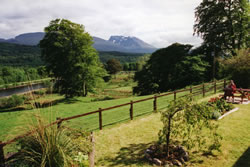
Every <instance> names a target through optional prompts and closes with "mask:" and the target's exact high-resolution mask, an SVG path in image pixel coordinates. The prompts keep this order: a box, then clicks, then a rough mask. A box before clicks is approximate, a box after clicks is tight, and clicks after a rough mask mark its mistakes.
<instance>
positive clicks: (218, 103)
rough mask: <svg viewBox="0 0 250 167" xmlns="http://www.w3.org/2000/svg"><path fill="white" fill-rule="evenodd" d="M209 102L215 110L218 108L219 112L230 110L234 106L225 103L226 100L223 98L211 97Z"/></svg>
mask: <svg viewBox="0 0 250 167" xmlns="http://www.w3.org/2000/svg"><path fill="white" fill-rule="evenodd" d="M209 103H210V104H212V105H213V106H214V108H215V110H216V109H217V110H219V111H220V112H221V113H223V112H226V111H230V110H232V109H233V108H234V106H233V105H232V104H231V103H227V102H226V100H224V99H223V98H221V99H220V98H218V97H216V98H211V99H210V100H209Z"/></svg>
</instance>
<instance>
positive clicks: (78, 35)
mask: <svg viewBox="0 0 250 167" xmlns="http://www.w3.org/2000/svg"><path fill="white" fill-rule="evenodd" d="M92 44H93V41H92V37H91V36H90V35H89V34H88V33H87V32H85V30H84V27H83V25H79V24H76V23H73V22H71V21H69V20H65V19H56V20H52V21H51V22H50V24H49V26H48V27H46V28H45V36H44V38H43V39H42V40H41V41H40V44H39V45H40V48H41V53H42V59H43V60H44V61H45V62H46V68H47V69H48V70H49V71H51V72H52V73H53V75H54V77H55V78H56V84H55V87H56V88H57V89H58V91H59V92H60V93H61V94H64V95H65V96H66V97H73V96H86V95H87V92H88V91H91V90H93V88H94V87H95V86H96V84H97V83H98V82H99V81H100V80H102V76H104V75H105V70H104V69H103V68H102V66H101V63H100V61H99V58H98V56H97V52H96V50H95V49H94V48H93V47H92Z"/></svg>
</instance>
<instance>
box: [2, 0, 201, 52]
mask: <svg viewBox="0 0 250 167" xmlns="http://www.w3.org/2000/svg"><path fill="white" fill-rule="evenodd" d="M200 2H201V0H0V38H5V39H7V38H13V37H15V36H17V35H19V34H22V33H27V32H42V31H43V29H44V27H46V26H48V25H49V22H50V21H51V20H53V19H56V18H65V19H69V20H71V21H72V22H75V23H78V24H82V25H84V27H85V30H86V31H87V32H89V33H90V35H92V36H97V37H100V38H103V39H109V37H110V36H111V35H123V36H135V37H138V38H140V39H142V40H143V41H145V42H147V43H149V44H151V45H153V46H155V47H158V48H161V47H166V46H168V45H170V44H172V43H174V42H179V43H184V44H192V45H194V46H198V45H199V44H200V43H201V42H202V40H201V39H200V38H198V37H196V36H193V25H194V20H195V18H194V9H195V7H197V6H198V5H199V3H200Z"/></svg>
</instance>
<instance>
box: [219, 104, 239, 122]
mask: <svg viewBox="0 0 250 167" xmlns="http://www.w3.org/2000/svg"><path fill="white" fill-rule="evenodd" d="M238 109H239V108H238V107H236V108H234V109H232V110H231V111H228V112H227V113H225V114H224V115H222V116H220V117H219V119H218V120H220V119H222V118H223V117H225V116H227V115H229V114H231V113H233V112H235V111H237V110H238Z"/></svg>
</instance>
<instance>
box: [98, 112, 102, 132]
mask: <svg viewBox="0 0 250 167" xmlns="http://www.w3.org/2000/svg"><path fill="white" fill-rule="evenodd" d="M99 129H100V130H102V109H101V108H99Z"/></svg>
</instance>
